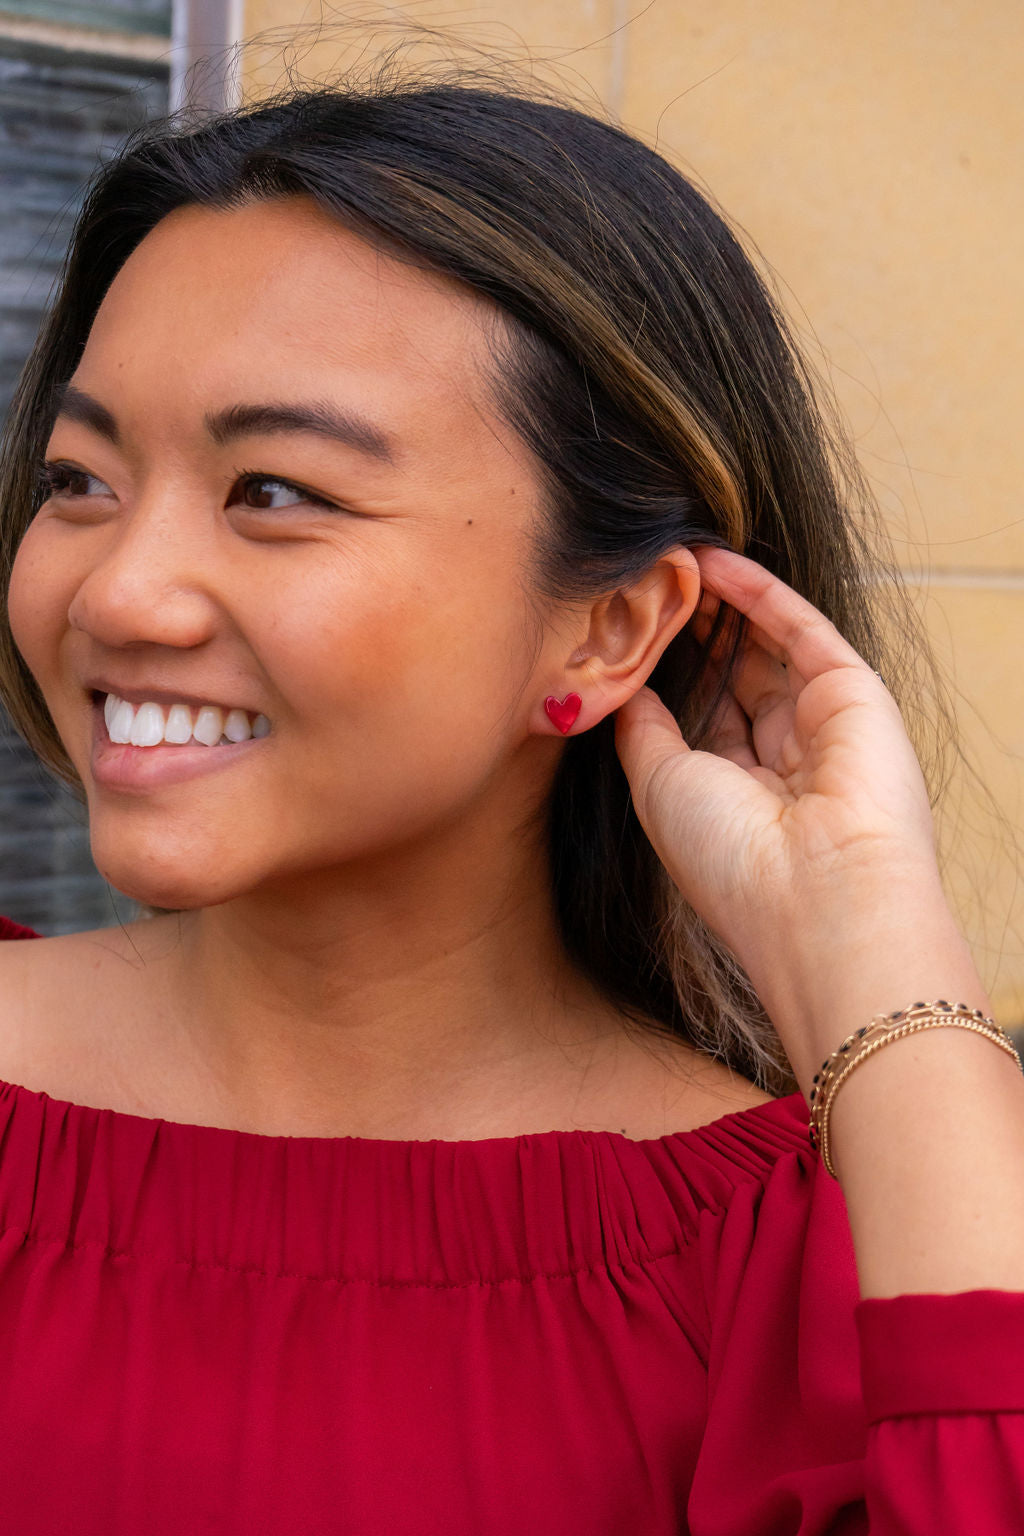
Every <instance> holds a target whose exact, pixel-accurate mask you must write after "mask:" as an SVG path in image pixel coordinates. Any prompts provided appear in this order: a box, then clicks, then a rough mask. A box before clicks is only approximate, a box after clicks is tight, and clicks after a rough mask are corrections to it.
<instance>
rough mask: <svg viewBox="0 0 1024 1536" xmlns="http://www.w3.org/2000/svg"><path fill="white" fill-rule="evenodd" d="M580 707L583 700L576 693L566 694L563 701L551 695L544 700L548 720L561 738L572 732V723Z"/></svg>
mask: <svg viewBox="0 0 1024 1536" xmlns="http://www.w3.org/2000/svg"><path fill="white" fill-rule="evenodd" d="M582 707H583V700H582V699H581V698H580V696H579V694H578V693H567V694H566V696H565V698H564V699H556V698H555V696H554V694H553V693H549V694H548V696H547V698H546V699H545V700H544V708H545V710H546V712H547V717H548V719H549V720H551V721H553V722H554V724H555V725H557V726H558V729H559V730H560V731H561V733H562V735H563V736H568V734H569V732H570V731H571V730H572V727H573V722H574V721H575V719H576V716H577V715H578V714H579V712H580V710H581V708H582Z"/></svg>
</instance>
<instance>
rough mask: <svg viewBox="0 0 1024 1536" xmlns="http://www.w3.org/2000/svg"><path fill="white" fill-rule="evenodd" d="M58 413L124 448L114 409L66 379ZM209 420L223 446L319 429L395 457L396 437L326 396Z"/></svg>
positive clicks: (230, 411)
mask: <svg viewBox="0 0 1024 1536" xmlns="http://www.w3.org/2000/svg"><path fill="white" fill-rule="evenodd" d="M56 415H57V416H64V417H66V418H67V419H68V420H70V421H77V422H79V423H80V424H81V425H82V426H86V427H90V428H91V429H92V430H93V431H94V432H98V433H99V435H100V436H101V437H105V438H107V439H108V441H109V442H112V443H113V444H114V446H115V447H117V448H120V447H121V433H120V429H119V428H118V425H117V421H116V419H115V417H114V415H113V413H112V412H111V411H108V409H107V407H106V406H105V405H101V403H100V402H99V401H98V400H96V399H95V398H94V397H93V396H92V395H89V394H86V392H85V390H84V389H79V388H78V387H77V385H75V384H65V385H63V386H62V387H61V388H60V389H59V390H58V392H57V396H56ZM203 425H204V426H205V428H206V431H207V432H208V434H209V436H210V437H211V438H212V439H213V441H214V442H215V443H216V444H217V446H218V447H219V448H222V447H223V446H224V445H225V443H229V442H232V441H234V439H235V438H239V437H249V436H252V435H254V434H256V433H269V432H314V433H316V434H317V435H318V436H320V437H329V438H332V439H333V440H334V441H335V442H339V443H344V444H345V446H346V447H348V448H355V449H357V450H358V451H359V452H360V453H365V454H368V455H369V456H370V457H371V458H375V459H380V460H382V461H383V462H384V463H385V464H393V463H394V461H395V454H394V448H393V445H392V441H391V439H390V438H389V437H388V435H387V434H386V433H385V432H383V431H382V430H381V428H380V427H377V426H375V425H374V424H373V422H371V421H368V420H367V419H366V418H365V417H364V416H360V415H358V414H357V413H356V412H354V411H348V410H344V409H341V408H339V407H338V406H336V405H330V404H328V403H327V402H326V401H322V400H314V401H309V402H306V401H294V402H291V401H276V400H272V401H267V402H265V403H263V404H259V405H229V406H225V407H224V408H223V409H222V410H219V411H207V412H206V414H205V415H204V417H203Z"/></svg>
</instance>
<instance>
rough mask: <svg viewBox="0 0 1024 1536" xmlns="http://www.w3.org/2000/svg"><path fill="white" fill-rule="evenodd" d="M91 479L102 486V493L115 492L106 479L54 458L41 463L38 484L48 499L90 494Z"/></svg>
mask: <svg viewBox="0 0 1024 1536" xmlns="http://www.w3.org/2000/svg"><path fill="white" fill-rule="evenodd" d="M90 480H91V481H92V482H93V484H94V485H99V486H102V491H101V492H100V494H101V495H103V494H106V495H108V496H109V495H112V494H113V492H112V491H111V489H110V486H109V485H108V484H107V483H106V481H105V480H100V479H99V478H98V477H97V476H96V475H90V474H88V473H87V472H86V471H85V470H84V469H76V468H75V466H74V465H73V464H58V463H56V462H55V461H54V460H53V459H47V460H46V461H45V462H44V463H43V464H41V465H40V467H39V472H38V474H37V476H36V486H37V488H38V491H39V496H40V498H41V499H42V500H43V501H47V500H49V498H50V497H51V496H68V497H77V496H88V495H89V494H90V493H89V490H88V483H89V481H90Z"/></svg>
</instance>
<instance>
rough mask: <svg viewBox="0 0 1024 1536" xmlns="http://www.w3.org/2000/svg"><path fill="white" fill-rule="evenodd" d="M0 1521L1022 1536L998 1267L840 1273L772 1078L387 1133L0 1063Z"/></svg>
mask: <svg viewBox="0 0 1024 1536" xmlns="http://www.w3.org/2000/svg"><path fill="white" fill-rule="evenodd" d="M30 936H32V935H31V931H30V930H26V929H23V928H19V927H18V925H16V924H11V923H3V922H2V920H0V937H7V938H13V939H17V938H27V937H30ZM1022 1176H1024V1174H1022ZM1022 1288H1024V1276H1022ZM0 1527H2V1529H3V1530H4V1531H10V1532H11V1533H12V1536H13V1533H17V1536H54V1533H64V1532H67V1533H74V1536H200V1533H210V1536H213V1533H216V1536H243V1533H244V1536H264V1533H265V1536H271V1533H273V1536H670V1533H672V1536H677V1533H683V1532H689V1533H691V1536H824V1533H826V1532H828V1533H835V1536H854V1533H858V1536H860V1533H866V1532H870V1533H871V1536H947V1533H948V1536H953V1533H956V1536H1011V1533H1013V1536H1021V1533H1022V1532H1024V1290H1022V1293H1018V1292H1009V1291H999V1290H991V1291H988V1290H978V1291H969V1292H964V1293H960V1294H956V1295H906V1296H896V1297H891V1298H886V1299H871V1300H867V1301H861V1300H860V1299H859V1293H858V1288H857V1273H856V1264H855V1260H854V1252H853V1245H852V1241H851V1237H850V1230H849V1225H848V1221H847V1215H846V1208H845V1204H844V1201H843V1196H842V1190H841V1187H840V1185H839V1184H838V1183H837V1182H836V1181H835V1180H833V1179H831V1178H830V1177H829V1176H828V1175H827V1174H826V1173H825V1171H824V1170H823V1168H822V1167H821V1166H820V1163H819V1159H818V1157H817V1155H816V1154H815V1153H813V1152H812V1150H811V1148H810V1146H809V1143H808V1138H807V1112H806V1106H805V1104H804V1101H803V1098H802V1096H801V1095H800V1094H799V1093H794V1094H792V1095H790V1096H788V1097H784V1098H779V1099H775V1100H772V1101H771V1102H770V1103H766V1104H761V1105H757V1106H755V1107H754V1108H751V1109H747V1110H744V1111H742V1112H739V1113H733V1114H727V1115H724V1116H723V1117H722V1118H720V1119H718V1120H715V1121H714V1122H713V1123H712V1124H710V1125H705V1126H702V1127H701V1128H699V1129H697V1130H691V1131H685V1132H681V1133H679V1134H676V1135H670V1136H664V1137H660V1138H658V1139H657V1140H647V1141H631V1140H629V1139H628V1138H627V1137H625V1136H621V1135H617V1134H614V1133H612V1132H606V1131H571V1132H566V1131H550V1132H545V1133H542V1134H537V1135H523V1136H514V1137H499V1138H494V1139H490V1140H481V1141H437V1140H435V1141H392V1140H375V1139H369V1138H362V1137H351V1136H345V1137H338V1138H317V1137H301V1136H300V1137H286V1136H263V1135H256V1134H252V1133H248V1132H239V1131H231V1130H224V1129H219V1128H212V1127H208V1126H200V1125H187V1124H178V1123H174V1122H169V1121H164V1120H157V1119H146V1118H142V1117H138V1116H135V1115H129V1114H122V1113H120V1112H114V1111H111V1110H106V1109H95V1108H86V1107H83V1106H81V1105H75V1104H69V1103H63V1102H59V1101H57V1100H55V1099H52V1098H50V1097H48V1096H47V1095H46V1094H45V1093H40V1092H34V1091H29V1090H28V1089H26V1088H24V1087H20V1086H18V1085H15V1084H0Z"/></svg>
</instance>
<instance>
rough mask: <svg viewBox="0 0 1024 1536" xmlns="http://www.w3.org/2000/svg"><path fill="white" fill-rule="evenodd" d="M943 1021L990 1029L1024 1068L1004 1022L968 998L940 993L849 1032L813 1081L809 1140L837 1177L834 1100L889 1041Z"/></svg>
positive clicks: (978, 1030)
mask: <svg viewBox="0 0 1024 1536" xmlns="http://www.w3.org/2000/svg"><path fill="white" fill-rule="evenodd" d="M943 1026H945V1027H953V1028H959V1029H969V1030H972V1031H973V1032H974V1033H976V1034H983V1035H987V1036H988V1038H989V1039H990V1040H991V1041H992V1042H993V1044H994V1045H998V1046H999V1047H1000V1048H1001V1049H1002V1050H1005V1051H1006V1052H1007V1053H1008V1054H1009V1055H1011V1056H1012V1057H1013V1059H1014V1060H1015V1061H1016V1062H1017V1065H1018V1066H1019V1067H1020V1069H1021V1071H1022V1072H1024V1063H1022V1062H1021V1059H1020V1057H1019V1055H1018V1053H1017V1050H1016V1048H1015V1047H1014V1045H1013V1042H1012V1040H1011V1039H1010V1037H1009V1035H1008V1034H1007V1033H1006V1031H1005V1030H1004V1029H1003V1028H1002V1026H1001V1025H999V1024H997V1023H996V1021H995V1020H994V1019H990V1018H987V1017H986V1016H985V1014H983V1013H982V1012H981V1010H980V1009H978V1008H969V1007H968V1006H967V1004H966V1003H948V1002H946V1001H945V999H942V998H940V999H939V1001H938V1002H937V1003H931V1004H929V1003H914V1004H913V1005H912V1007H910V1008H904V1009H900V1010H899V1011H898V1012H897V1013H891V1014H878V1015H876V1017H875V1018H874V1019H872V1021H871V1023H870V1024H866V1025H864V1026H863V1027H862V1028H861V1029H858V1030H855V1031H854V1032H853V1034H852V1035H848V1036H847V1038H846V1039H845V1040H844V1041H843V1042H842V1044H841V1045H840V1046H837V1048H836V1049H835V1050H834V1051H833V1052H832V1055H831V1056H830V1057H829V1058H828V1059H827V1060H826V1061H824V1062H822V1067H821V1071H820V1072H816V1073H815V1075H814V1086H812V1088H811V1092H810V1103H811V1119H810V1125H809V1126H808V1132H809V1136H810V1143H811V1146H812V1148H814V1149H815V1150H816V1151H817V1150H818V1149H819V1148H820V1150H821V1155H822V1161H823V1162H824V1164H825V1167H826V1169H827V1170H828V1172H829V1173H830V1174H831V1176H832V1177H833V1178H836V1177H838V1175H837V1174H836V1171H835V1168H834V1167H833V1165H832V1160H831V1157H830V1155H829V1144H828V1122H829V1113H830V1111H831V1108H832V1102H833V1100H834V1099H835V1096H836V1094H837V1092H838V1091H839V1088H840V1086H841V1084H842V1083H843V1082H844V1081H845V1080H846V1078H847V1077H848V1076H849V1075H850V1073H851V1072H852V1071H853V1070H854V1069H855V1067H857V1066H859V1065H860V1063H861V1062H862V1061H865V1060H866V1059H867V1057H868V1056H870V1055H873V1054H874V1052H875V1051H878V1050H881V1048H882V1047H883V1046H884V1045H889V1044H890V1043H891V1042H892V1041H893V1040H899V1039H902V1038H903V1036H904V1035H909V1034H915V1033H917V1032H918V1031H920V1030H922V1029H936V1028H941V1027H943Z"/></svg>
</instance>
